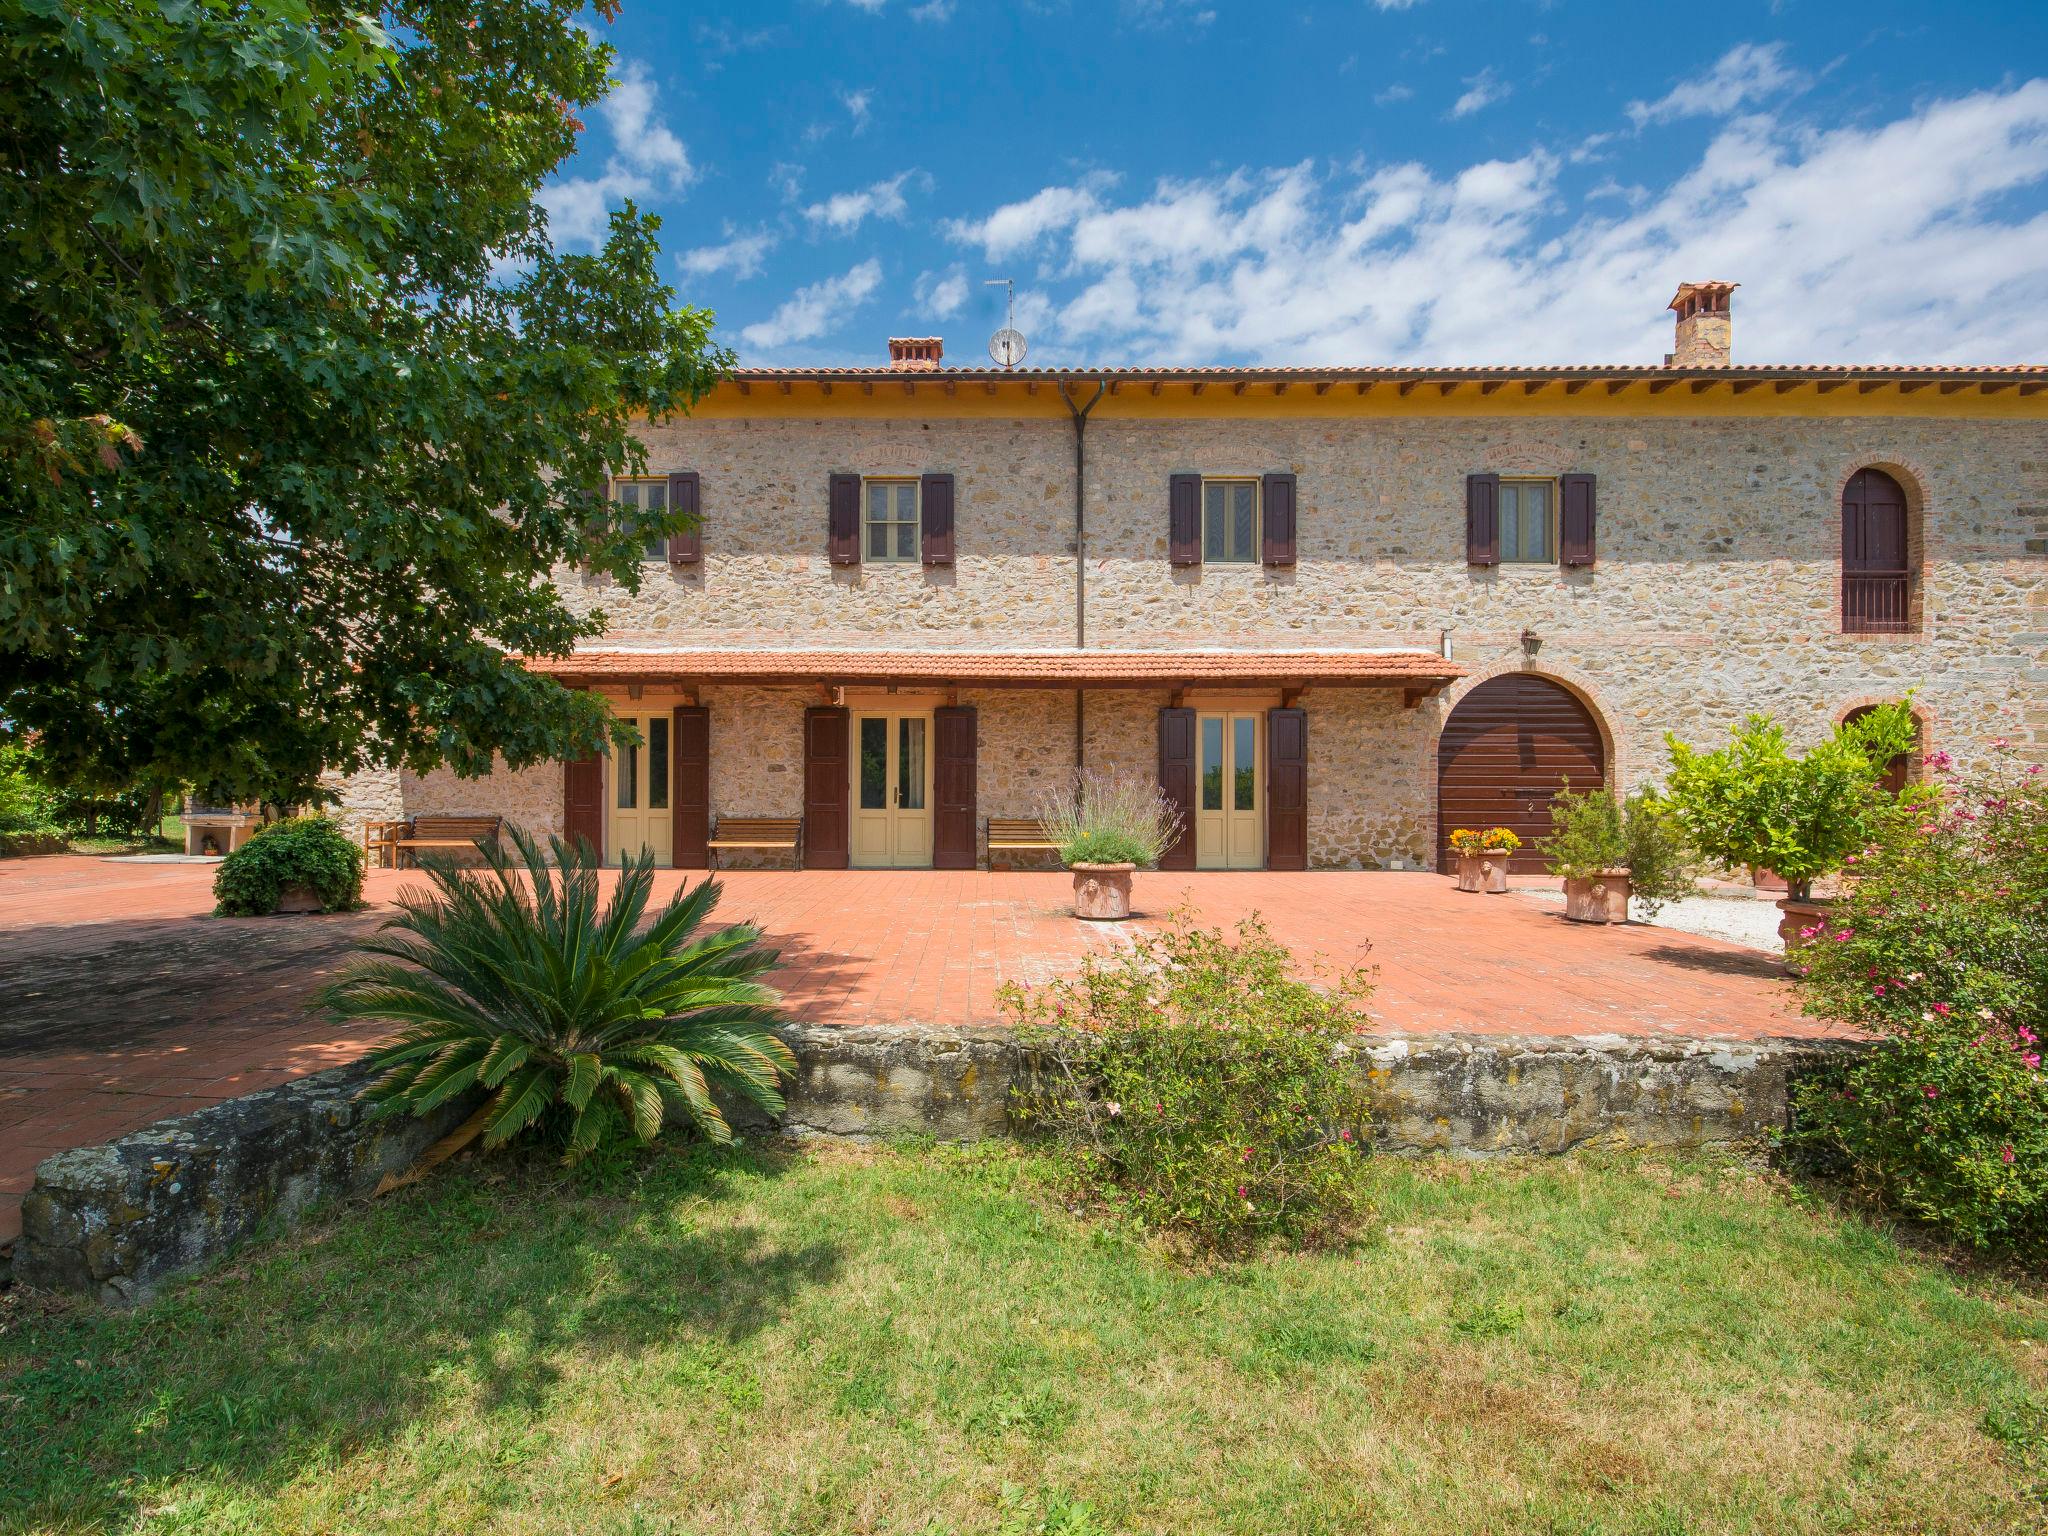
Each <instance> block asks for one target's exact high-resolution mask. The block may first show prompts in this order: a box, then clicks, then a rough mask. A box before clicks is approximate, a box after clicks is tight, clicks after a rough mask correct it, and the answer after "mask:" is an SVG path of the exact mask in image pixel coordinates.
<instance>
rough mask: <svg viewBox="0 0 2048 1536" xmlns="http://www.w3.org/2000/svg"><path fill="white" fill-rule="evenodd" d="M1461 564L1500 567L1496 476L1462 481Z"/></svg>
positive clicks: (1482, 476)
mask: <svg viewBox="0 0 2048 1536" xmlns="http://www.w3.org/2000/svg"><path fill="white" fill-rule="evenodd" d="M1465 563H1466V564H1467V565H1499V564H1500V476H1499V475H1467V476H1466V477H1465Z"/></svg>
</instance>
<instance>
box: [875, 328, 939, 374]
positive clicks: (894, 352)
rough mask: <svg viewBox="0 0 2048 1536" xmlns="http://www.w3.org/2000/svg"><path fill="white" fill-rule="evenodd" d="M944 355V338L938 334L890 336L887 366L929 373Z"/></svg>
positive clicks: (912, 371)
mask: <svg viewBox="0 0 2048 1536" xmlns="http://www.w3.org/2000/svg"><path fill="white" fill-rule="evenodd" d="M945 355H946V343H945V340H944V338H942V337H938V336H891V337H890V338H889V366H890V367H891V368H895V369H898V370H899V371H901V372H905V373H930V372H931V371H932V370H933V369H935V368H937V367H938V366H939V359H940V358H942V357H944V356H945Z"/></svg>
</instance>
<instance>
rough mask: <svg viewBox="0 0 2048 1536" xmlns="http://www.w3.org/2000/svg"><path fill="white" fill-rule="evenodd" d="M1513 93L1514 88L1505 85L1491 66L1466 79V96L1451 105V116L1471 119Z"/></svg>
mask: <svg viewBox="0 0 2048 1536" xmlns="http://www.w3.org/2000/svg"><path fill="white" fill-rule="evenodd" d="M1513 91H1514V87H1513V86H1511V85H1503V84H1502V83H1501V81H1500V77H1499V75H1497V74H1496V73H1495V72H1494V70H1493V68H1492V66H1491V65H1489V66H1488V67H1487V68H1485V69H1482V70H1481V71H1479V73H1478V74H1476V75H1468V76H1467V77H1466V79H1465V94H1464V95H1462V96H1460V97H1459V98H1458V99H1457V100H1456V101H1455V102H1453V103H1452V104H1451V116H1453V117H1470V116H1471V115H1472V114H1473V113H1474V112H1482V111H1484V110H1485V109H1486V108H1488V107H1490V106H1492V105H1493V104H1494V103H1495V102H1496V101H1502V100H1504V99H1506V98H1507V97H1508V96H1509V95H1510V94H1511V93H1512V92H1513Z"/></svg>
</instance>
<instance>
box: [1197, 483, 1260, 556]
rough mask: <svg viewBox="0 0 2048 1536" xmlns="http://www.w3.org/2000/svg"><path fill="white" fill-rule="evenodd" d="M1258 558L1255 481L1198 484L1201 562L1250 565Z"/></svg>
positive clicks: (1257, 501)
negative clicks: (1200, 506) (1200, 521)
mask: <svg viewBox="0 0 2048 1536" xmlns="http://www.w3.org/2000/svg"><path fill="white" fill-rule="evenodd" d="M1258 558H1259V482H1258V481H1256V480H1253V479H1249V478H1247V479H1241V480H1240V479H1231V480H1204V481H1203V482H1202V561H1203V563H1204V564H1207V565H1251V564H1253V563H1255V562H1256V561H1257V560H1258Z"/></svg>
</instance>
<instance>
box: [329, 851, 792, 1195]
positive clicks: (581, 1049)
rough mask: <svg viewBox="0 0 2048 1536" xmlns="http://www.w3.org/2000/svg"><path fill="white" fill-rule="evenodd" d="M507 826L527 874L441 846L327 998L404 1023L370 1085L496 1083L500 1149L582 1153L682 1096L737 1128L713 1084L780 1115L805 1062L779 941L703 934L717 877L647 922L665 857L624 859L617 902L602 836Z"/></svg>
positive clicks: (488, 1130)
mask: <svg viewBox="0 0 2048 1536" xmlns="http://www.w3.org/2000/svg"><path fill="white" fill-rule="evenodd" d="M508 830H509V834H510V837H511V839H512V841H513V843H514V844H515V845H516V846H517V848H518V851H519V863H520V864H521V865H523V866H524V874H523V875H522V873H521V870H520V868H519V867H517V866H515V864H514V862H513V860H512V859H511V858H510V857H509V856H508V855H507V854H506V853H505V852H504V851H503V850H502V849H501V848H498V847H496V846H495V845H479V846H480V847H481V849H482V852H483V854H484V857H485V859H486V860H487V861H488V865H489V867H488V868H487V869H485V870H462V869H458V868H456V867H455V866H454V865H453V864H452V863H450V862H448V861H445V860H429V861H428V864H427V872H428V875H429V877H430V878H431V879H432V881H433V884H434V890H433V891H431V892H425V893H422V892H413V891H405V892H401V893H400V894H399V897H398V901H397V905H398V908H399V915H398V916H396V917H394V918H392V919H391V920H390V921H389V922H388V923H386V924H385V925H384V930H383V931H381V932H380V933H378V934H376V935H375V936H373V937H371V938H369V939H366V940H365V941H364V942H363V946H362V947H363V948H364V949H365V950H366V951H368V952H369V953H371V954H374V955H380V956H383V957H385V958H383V959H379V960H372V961H366V962H363V963H362V964H360V965H358V966H356V967H354V968H352V969H351V970H349V971H348V972H347V973H345V974H344V975H342V976H341V977H339V978H338V979H337V980H336V981H335V982H334V983H333V984H332V985H330V986H329V987H327V988H326V989H325V990H324V991H323V993H322V994H321V1000H322V1001H323V1002H324V1003H325V1004H326V1005H327V1006H328V1007H329V1008H331V1009H333V1010H334V1011H335V1012H336V1013H337V1014H339V1015H340V1016H341V1017H343V1018H346V1019H360V1020H365V1021H372V1022H378V1023H387V1024H397V1025H400V1026H402V1030H403V1032H402V1033H401V1034H400V1035H399V1036H398V1038H397V1039H395V1040H393V1041H391V1042H390V1043H389V1044H387V1045H384V1046H381V1047H379V1048H378V1049H377V1050H376V1051H374V1052H372V1053H371V1056H370V1060H371V1062H372V1063H373V1064H375V1065H376V1066H379V1067H381V1068H383V1069H384V1071H383V1075H382V1076H381V1077H380V1078H379V1079H378V1080H377V1081H376V1082H375V1083H374V1084H372V1085H371V1087H370V1088H369V1089H368V1090H367V1094H366V1096H367V1097H369V1098H371V1099H373V1100H376V1101H379V1102H383V1103H386V1104H388V1105H390V1106H391V1107H392V1108H394V1109H405V1110H410V1111H411V1112H412V1113H414V1114H425V1113H427V1112H428V1111H430V1110H432V1109H434V1108H436V1107H437V1106H439V1105H441V1104H445V1103H446V1102H448V1101H449V1100H450V1099H452V1098H454V1097H456V1096H457V1095H458V1094H462V1093H464V1092H467V1091H468V1090H469V1089H471V1088H472V1087H474V1086H479V1085H480V1086H482V1087H484V1088H486V1089H489V1090H491V1097H490V1098H489V1100H488V1101H487V1102H486V1105H485V1113H484V1114H483V1115H482V1118H481V1125H482V1134H483V1137H484V1143H485V1145H486V1146H497V1145H502V1144H503V1143H504V1142H506V1141H509V1140H510V1139H511V1138H513V1137H514V1136H517V1135H519V1134H520V1133H521V1132H523V1131H526V1130H528V1129H529V1128H531V1127H534V1126H536V1125H540V1126H542V1127H543V1128H545V1129H547V1130H549V1131H551V1132H552V1133H553V1134H556V1135H558V1136H559V1137H560V1138H561V1139H562V1141H563V1142H564V1144H565V1155H566V1157H567V1159H568V1160H569V1161H572V1162H573V1161H575V1160H577V1159H579V1158H581V1157H583V1156H584V1155H585V1154H587V1153H589V1152H590V1151H591V1150H593V1149H594V1148H596V1147H597V1146H599V1145H600V1144H602V1143H603V1142H605V1141H606V1140H607V1139H609V1138H610V1137H611V1136H613V1135H615V1134H617V1133H619V1132H620V1131H622V1130H626V1129H630V1131H631V1132H632V1134H633V1135H635V1136H637V1137H638V1138H639V1139H641V1140H643V1141H652V1140H653V1139H654V1138H655V1137H656V1136H657V1135H658V1134H659V1133H660V1130H661V1125H662V1121H663V1118H664V1115H665V1112H666V1111H667V1109H669V1108H670V1107H671V1106H673V1107H676V1108H679V1109H681V1110H682V1111H683V1112H684V1113H685V1114H686V1115H687V1116H688V1117H689V1119H690V1120H691V1122H692V1123H693V1124H694V1125H695V1126H696V1127H697V1129H698V1130H699V1131H701V1132H702V1133H703V1134H704V1135H705V1136H707V1137H709V1138H710V1139H711V1140H713V1141H720V1142H724V1141H730V1140H731V1139H732V1131H731V1128H730V1127H729V1126H728V1125H727V1123H726V1119H725V1116H724V1114H723V1113H722V1112H721V1111H720V1110H719V1107H718V1105H717V1104H716V1103H715V1102H714V1101H713V1099H712V1090H713V1088H721V1089H724V1090H727V1091H729V1092H730V1093H732V1094H734V1095H737V1096H738V1097H739V1098H741V1099H744V1100H746V1101H748V1102H750V1103H752V1104H755V1105H758V1106H759V1107H760V1108H761V1109H763V1110H765V1111H767V1112H768V1113H770V1114H775V1113H779V1112H780V1111H781V1109H782V1095H781V1094H780V1093H779V1092H777V1089H776V1084H777V1082H778V1081H779V1079H780V1076H781V1075H782V1074H783V1073H786V1072H791V1071H793V1070H794V1069H795V1065H796V1062H795V1058H794V1057H793V1056H792V1055H791V1054H790V1051H789V1047H788V1046H786V1045H784V1044H783V1043H782V1041H781V1040H779V1039H777V1038H776V1037H775V1036H774V1035H773V1034H771V1033H770V1032H769V1029H770V1026H771V1025H772V1024H773V1023H774V1022H775V1020H776V1018H777V1016H778V1012H777V1004H778V1003H779V1002H780V995H779V994H778V993H777V992H776V991H775V990H774V989H773V988H771V987H768V986H764V985H763V984H762V983H761V982H760V981H759V980H758V979H757V978H758V977H760V975H761V974H762V973H763V972H764V971H766V970H768V969H769V968H770V967H771V966H773V965H774V963H775V959H776V955H775V951H773V950H770V949H764V948H763V947H762V946H761V942H760V940H761V931H760V930H759V929H758V928H756V927H755V926H754V925H753V924H751V923H740V924H736V925H735V926H733V927H730V928H726V929H723V930H721V931H719V932H717V933H712V934H707V935H702V936H699V935H697V931H696V930H697V927H698V925H699V924H700V923H701V922H702V921H703V920H704V918H705V917H706V916H707V915H708V914H709V913H710V911H711V909H712V908H713V907H714V906H715V905H716V904H717V902H718V897H719V886H718V883H717V882H716V881H713V880H708V879H707V880H704V881H701V882H700V883H698V884H697V885H696V886H694V887H691V888H688V889H685V890H679V891H678V892H677V893H676V895H675V899H674V900H673V901H671V902H670V903H669V904H668V906H667V907H665V908H664V909H663V910H662V911H661V913H660V914H659V915H658V916H657V917H656V918H655V919H654V921H653V922H652V923H649V924H648V925H647V926H646V927H645V928H644V929H643V928H642V927H641V919H642V917H643V916H644V915H645V913H646V910H647V899H648V896H649V893H650V892H651V891H652V889H653V886H654V867H653V860H652V858H651V857H648V856H645V855H643V856H642V857H641V858H639V859H638V860H636V861H635V862H633V863H630V864H628V865H627V866H626V867H625V868H624V869H623V870H621V871H620V874H619V883H618V888H617V889H616V890H615V891H613V893H612V897H611V901H610V902H609V904H607V905H606V906H604V908H603V910H602V911H600V910H599V902H598V898H599V888H598V874H597V868H596V863H595V860H594V858H593V857H592V855H591V852H590V847H589V845H588V844H587V843H584V842H582V841H581V840H580V839H579V840H578V842H577V845H576V847H575V848H574V849H573V850H572V849H569V848H567V847H565V846H564V845H563V843H562V841H561V839H560V838H550V839H549V840H548V852H549V854H550V855H552V862H551V861H550V859H549V857H547V856H544V855H543V854H542V852H541V850H540V848H539V847H538V845H537V844H536V843H535V842H534V840H533V839H532V838H531V837H530V836H528V835H527V834H526V833H525V832H523V831H521V830H519V829H518V828H510V829H508Z"/></svg>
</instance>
